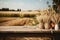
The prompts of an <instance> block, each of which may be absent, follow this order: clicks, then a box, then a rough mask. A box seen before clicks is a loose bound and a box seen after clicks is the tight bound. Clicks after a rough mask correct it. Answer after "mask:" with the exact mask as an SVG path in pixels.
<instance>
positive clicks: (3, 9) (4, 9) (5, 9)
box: [0, 8, 21, 11]
mask: <svg viewBox="0 0 60 40" xmlns="http://www.w3.org/2000/svg"><path fill="white" fill-rule="evenodd" d="M0 11H21V9H17V10H14V9H9V8H2V9H0Z"/></svg>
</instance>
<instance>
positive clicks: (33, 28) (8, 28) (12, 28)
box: [0, 26, 60, 33]
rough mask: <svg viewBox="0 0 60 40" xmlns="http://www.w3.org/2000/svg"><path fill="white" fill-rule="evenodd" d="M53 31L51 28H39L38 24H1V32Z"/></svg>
mask: <svg viewBox="0 0 60 40" xmlns="http://www.w3.org/2000/svg"><path fill="white" fill-rule="evenodd" d="M52 31H55V30H51V29H39V28H37V27H36V26H31V27H30V26H28V27H26V26H0V32H13V33H17V32H19V33H24V32H27V33H43V32H45V33H49V32H50V33H51V32H52ZM55 32H60V30H58V31H55Z"/></svg>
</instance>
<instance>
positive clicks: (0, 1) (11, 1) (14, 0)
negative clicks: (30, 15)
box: [0, 0, 53, 10]
mask: <svg viewBox="0 0 60 40" xmlns="http://www.w3.org/2000/svg"><path fill="white" fill-rule="evenodd" d="M47 1H49V5H52V2H53V1H52V0H0V9H1V8H9V9H22V10H39V9H47V8H48V5H47V3H46V2H47Z"/></svg>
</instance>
